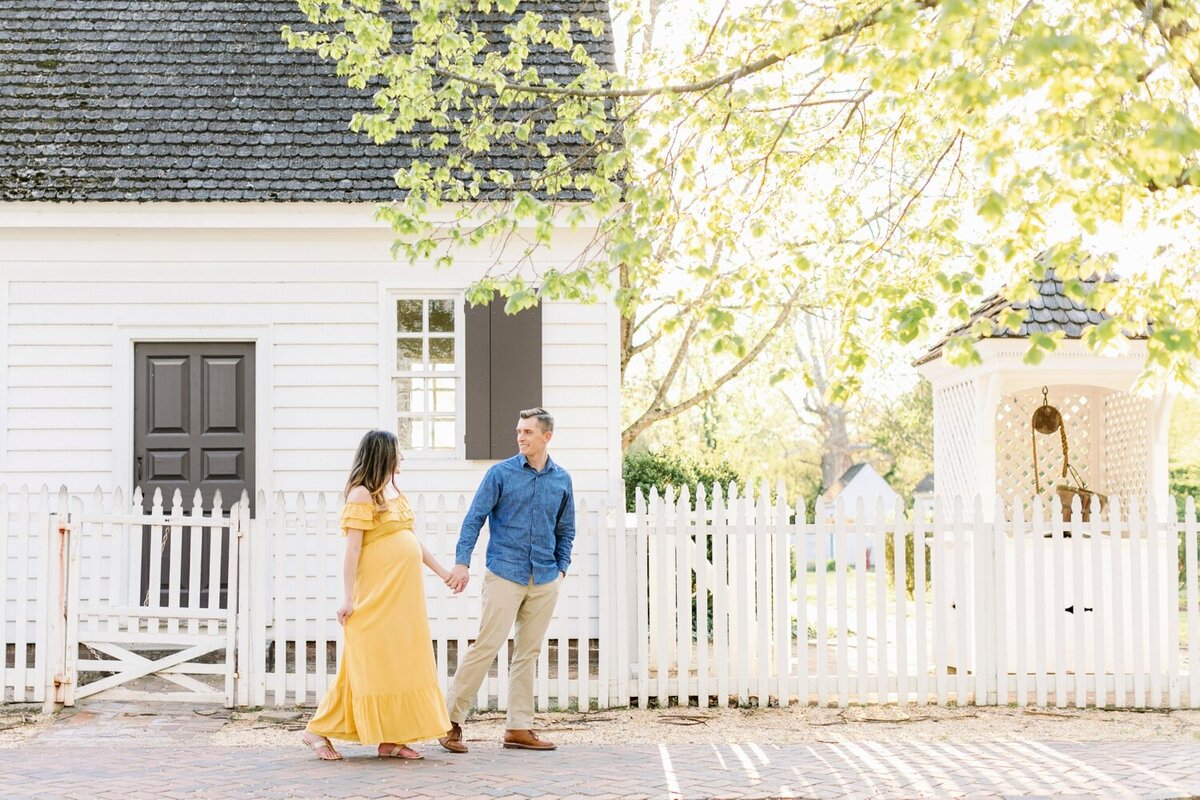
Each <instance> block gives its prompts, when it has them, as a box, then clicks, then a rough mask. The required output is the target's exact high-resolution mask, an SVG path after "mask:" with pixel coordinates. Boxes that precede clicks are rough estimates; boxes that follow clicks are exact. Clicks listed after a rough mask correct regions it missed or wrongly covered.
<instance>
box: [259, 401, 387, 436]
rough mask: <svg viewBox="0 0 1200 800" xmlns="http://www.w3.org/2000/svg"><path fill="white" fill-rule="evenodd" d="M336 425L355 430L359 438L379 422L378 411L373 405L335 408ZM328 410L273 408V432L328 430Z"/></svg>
mask: <svg viewBox="0 0 1200 800" xmlns="http://www.w3.org/2000/svg"><path fill="white" fill-rule="evenodd" d="M336 410H337V425H338V426H339V427H342V426H344V427H345V428H347V429H349V430H356V431H358V432H359V435H360V436H361V435H362V434H363V433H365V432H366V431H367V430H368V429H370V428H372V427H374V426H375V425H376V424H377V423H378V422H379V409H378V408H376V407H375V406H373V405H367V406H360V407H356V408H352V407H349V406H338V407H337V409H336ZM329 411H330V409H329V408H328V407H327V408H310V407H306V406H285V407H283V408H280V407H278V406H277V407H276V408H275V430H276V432H282V431H284V430H287V429H293V430H294V429H299V430H304V431H313V430H316V429H321V428H328V426H329V424H330V418H329Z"/></svg>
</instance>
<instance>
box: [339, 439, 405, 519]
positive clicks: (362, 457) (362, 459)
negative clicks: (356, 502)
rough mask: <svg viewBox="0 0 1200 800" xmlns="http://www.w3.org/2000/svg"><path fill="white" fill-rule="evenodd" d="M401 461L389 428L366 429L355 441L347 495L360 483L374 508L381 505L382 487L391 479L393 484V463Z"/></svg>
mask: <svg viewBox="0 0 1200 800" xmlns="http://www.w3.org/2000/svg"><path fill="white" fill-rule="evenodd" d="M399 464H400V442H399V441H398V440H397V439H396V434H394V433H392V432H390V431H367V433H366V435H364V436H363V438H362V441H361V442H359V443H358V452H356V453H355V454H354V464H353V465H352V466H351V467H350V477H349V479H347V481H346V490H345V493H346V496H347V497H349V496H350V490H351V489H353V488H354V487H355V486H362V487H364V488H366V490H367V491H368V492H370V493H371V499H372V500H374V501H375V506H376V508H383V506H384V502H385V501H384V499H383V490H384V488H385V487H386V486H387V485H388V484H389V483H390V484H392V485H393V486H395V485H396V484H395V481H396V467H398V466H399Z"/></svg>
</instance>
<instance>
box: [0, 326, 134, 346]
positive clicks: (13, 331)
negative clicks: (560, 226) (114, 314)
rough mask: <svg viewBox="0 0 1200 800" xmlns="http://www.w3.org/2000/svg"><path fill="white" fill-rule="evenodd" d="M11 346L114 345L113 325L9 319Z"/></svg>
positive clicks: (9, 341) (9, 340)
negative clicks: (21, 323)
mask: <svg viewBox="0 0 1200 800" xmlns="http://www.w3.org/2000/svg"><path fill="white" fill-rule="evenodd" d="M9 322H10V325H9V338H8V343H9V347H10V348H11V347H13V346H14V345H42V346H55V347H58V346H62V345H80V344H83V345H105V346H108V347H110V348H111V347H112V325H79V324H77V323H75V322H74V321H70V322H69V324H63V323H61V322H50V321H48V320H37V321H36V322H33V323H29V324H26V325H17V324H11V320H10V321H9Z"/></svg>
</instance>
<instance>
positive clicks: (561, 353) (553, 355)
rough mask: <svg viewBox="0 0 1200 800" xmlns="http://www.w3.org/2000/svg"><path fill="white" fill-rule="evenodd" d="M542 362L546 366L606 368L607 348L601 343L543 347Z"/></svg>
mask: <svg viewBox="0 0 1200 800" xmlns="http://www.w3.org/2000/svg"><path fill="white" fill-rule="evenodd" d="M542 364H543V365H545V366H546V367H562V366H601V367H605V368H607V365H608V361H607V348H606V347H605V346H604V345H602V344H577V345H572V346H571V347H543V352H542Z"/></svg>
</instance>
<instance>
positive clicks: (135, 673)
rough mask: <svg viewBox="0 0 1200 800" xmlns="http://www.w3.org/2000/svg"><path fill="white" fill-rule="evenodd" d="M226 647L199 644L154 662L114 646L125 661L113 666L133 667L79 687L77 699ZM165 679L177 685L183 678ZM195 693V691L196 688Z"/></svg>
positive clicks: (216, 643)
mask: <svg viewBox="0 0 1200 800" xmlns="http://www.w3.org/2000/svg"><path fill="white" fill-rule="evenodd" d="M83 644H85V645H86V644H87V642H86V641H85V642H83ZM97 644H98V643H97ZM224 646H225V643H224V642H214V643H211V644H198V645H195V646H193V647H189V648H188V649H186V650H180V651H179V652H178V653H172V654H171V655H169V656H164V657H163V658H160V659H158V660H153V661H152V660H151V659H149V658H146V657H145V656H140V655H138V654H137V653H133V652H130V651H129V650H126V649H125V648H123V647H115V646H114V647H113V649H114V650H118V651H120V653H121V658H122V659H123V660H122V661H120V662H117V661H114V662H113V666H114V667H116V666H117V665H118V664H121V665H124V664H129V663H130V660H133V663H132V664H131V666H130V667H129V668H128V669H125V670H122V671H121V672H118V673H117V674H115V675H110V676H108V677H107V678H101V679H100V680H98V681H94V682H92V683H89V684H87V685H86V686H80V687H78V688H77V689H76V691H75V697H76V698H82V697H87V696H89V695H93V694H96V693H97V692H103V691H104V690H106V689H111V688H113V687H114V686H120V685H121V684H122V683H128V682H129V681H132V680H135V679H137V678H141V677H145V676H146V675H150V674H152V673H155V672H161V671H162V670H164V669H166V668H167V667H173V666H175V665H177V664H182V663H184V662H185V661H191V660H192V659H194V658H198V657H199V656H202V655H204V654H205V653H211V652H212V651H213V650H217V649H219V648H222V647H224ZM106 652H107V651H106ZM110 655H117V653H110ZM163 677H164V678H166V679H168V680H171V681H174V682H175V683H179V681H178V680H177V679H178V678H181V677H182V676H178V675H170V674H164V675H163ZM204 689H205V690H206V691H207V690H208V689H209V687H207V686H205V687H204ZM193 691H195V689H194V688H193Z"/></svg>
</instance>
